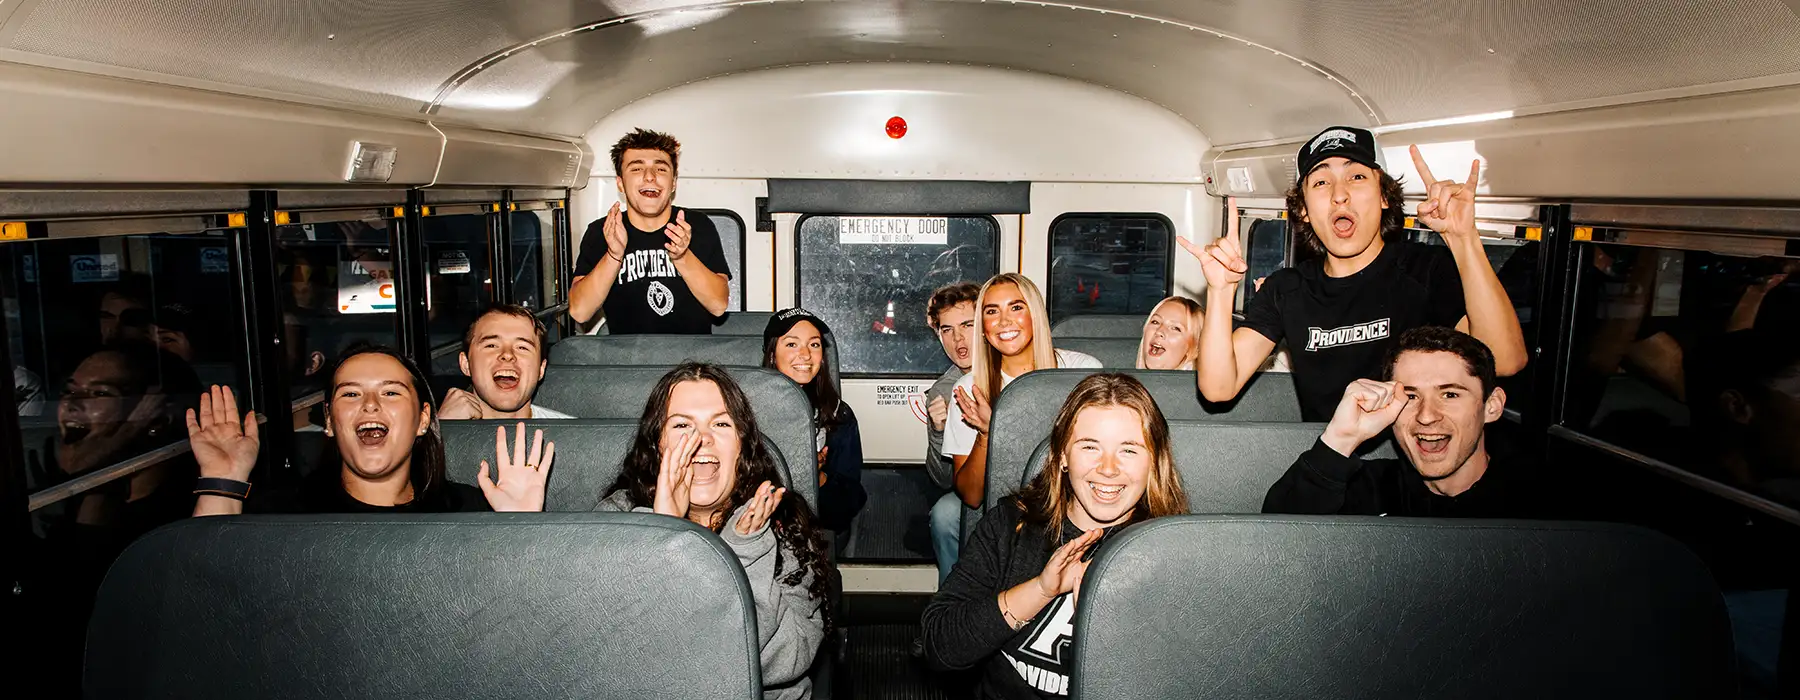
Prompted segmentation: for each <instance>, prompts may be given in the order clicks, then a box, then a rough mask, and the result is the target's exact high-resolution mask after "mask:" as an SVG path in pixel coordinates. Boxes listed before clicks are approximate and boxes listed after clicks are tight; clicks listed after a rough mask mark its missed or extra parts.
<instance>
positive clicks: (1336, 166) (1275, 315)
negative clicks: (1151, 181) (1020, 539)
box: [1181, 126, 1526, 421]
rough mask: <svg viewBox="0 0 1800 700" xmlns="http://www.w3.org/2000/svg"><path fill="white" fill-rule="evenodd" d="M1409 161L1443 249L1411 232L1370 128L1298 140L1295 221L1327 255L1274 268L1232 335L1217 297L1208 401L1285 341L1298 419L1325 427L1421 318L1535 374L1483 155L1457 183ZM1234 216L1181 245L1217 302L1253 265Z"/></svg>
mask: <svg viewBox="0 0 1800 700" xmlns="http://www.w3.org/2000/svg"><path fill="white" fill-rule="evenodd" d="M1412 156H1413V164H1414V166H1415V167H1416V168H1417V169H1418V171H1419V175H1420V177H1422V178H1424V180H1425V181H1426V199H1425V201H1424V202H1422V203H1420V204H1419V209H1418V220H1419V222H1420V223H1423V224H1425V225H1426V226H1428V227H1430V228H1431V230H1433V231H1436V232H1438V234H1439V235H1441V236H1442V237H1443V240H1444V244H1445V245H1444V246H1443V247H1439V246H1429V245H1424V244H1419V243H1412V242H1409V241H1405V240H1400V238H1401V236H1403V235H1404V230H1405V220H1406V218H1405V214H1404V212H1403V211H1402V209H1401V189H1400V183H1399V181H1397V180H1395V179H1394V177H1393V176H1392V175H1390V174H1388V172H1387V168H1386V166H1385V165H1384V164H1383V163H1382V160H1381V149H1380V148H1378V147H1377V146H1376V144H1375V137H1374V135H1373V134H1370V133H1369V132H1368V131H1364V130H1362V129H1357V128H1354V127H1343V126H1339V127H1332V128H1330V129H1326V130H1325V131H1324V132H1321V133H1320V134H1319V135H1318V136H1315V137H1313V138H1312V140H1310V141H1308V142H1307V143H1306V145H1304V146H1302V147H1301V148H1300V155H1299V172H1300V177H1299V179H1298V180H1297V181H1296V182H1295V183H1294V186H1293V188H1292V189H1290V190H1288V194H1287V209H1288V216H1287V220H1288V222H1289V226H1291V227H1292V228H1293V232H1294V235H1297V236H1302V237H1303V238H1304V239H1305V241H1306V243H1307V245H1308V246H1309V247H1310V248H1312V250H1313V251H1314V252H1316V253H1322V255H1319V256H1317V257H1316V258H1314V259H1312V260H1308V261H1305V262H1302V263H1300V264H1299V265H1297V266H1295V267H1291V268H1284V269H1281V270H1277V271H1276V272H1275V273H1274V274H1271V275H1269V276H1268V278H1267V279H1266V281H1264V282H1263V284H1262V286H1261V288H1260V289H1259V290H1258V291H1257V293H1256V295H1255V296H1254V297H1252V298H1251V301H1250V302H1249V304H1248V305H1247V306H1246V307H1245V309H1244V321H1243V324H1242V325H1241V326H1240V327H1238V328H1236V329H1235V330H1233V328H1232V318H1231V312H1232V307H1231V305H1230V304H1212V303H1209V304H1207V305H1206V314H1205V323H1204V324H1203V325H1202V327H1201V330H1200V359H1199V367H1198V369H1197V371H1196V372H1195V375H1196V379H1197V381H1198V383H1199V390H1200V393H1201V395H1203V396H1205V397H1206V398H1207V399H1208V400H1210V401H1229V400H1231V399H1232V398H1234V397H1236V396H1237V394H1238V392H1240V391H1242V390H1243V388H1244V384H1245V383H1247V382H1248V381H1250V377H1251V376H1253V375H1254V374H1255V373H1256V370H1257V367H1259V366H1260V365H1261V364H1262V363H1263V360H1264V359H1266V358H1267V357H1268V356H1269V353H1271V352H1273V351H1274V350H1275V346H1276V345H1277V344H1278V343H1280V342H1281V341H1283V340H1286V341H1287V342H1288V352H1289V355H1290V357H1291V363H1292V366H1293V375H1294V388H1295V391H1296V392H1297V393H1298V394H1299V398H1300V414H1301V416H1302V418H1304V419H1305V420H1308V421H1324V420H1326V419H1328V418H1329V417H1330V416H1331V415H1332V410H1333V407H1334V406H1336V405H1337V401H1338V394H1339V392H1340V391H1341V390H1342V389H1343V387H1344V385H1345V384H1348V383H1350V382H1351V381H1353V380H1355V379H1357V378H1360V377H1366V376H1370V375H1372V374H1374V373H1376V372H1377V371H1379V369H1380V364H1379V363H1380V362H1381V358H1382V357H1383V356H1384V355H1385V354H1386V353H1387V352H1388V351H1389V350H1390V349H1391V348H1392V347H1393V346H1394V339H1395V338H1398V337H1400V335H1401V334H1402V333H1405V332H1406V331H1408V330H1410V329H1413V328H1418V327H1421V326H1453V327H1455V328H1457V329H1458V330H1463V331H1466V332H1468V333H1469V334H1471V335H1474V336H1475V337H1476V338H1478V339H1480V340H1481V341H1482V342H1484V343H1486V344H1487V345H1488V346H1489V347H1491V348H1493V353H1494V357H1495V361H1496V369H1497V370H1498V371H1499V373H1500V375H1502V376H1506V375H1511V374H1513V373H1515V372H1518V371H1519V370H1520V369H1522V368H1524V366H1525V361H1526V353H1525V336H1524V334H1523V333H1522V332H1521V331H1520V329H1519V318H1518V314H1517V313H1515V312H1514V310H1513V306H1512V302H1511V301H1510V300H1508V299H1507V296H1506V289H1505V288H1504V287H1502V286H1501V284H1500V279H1499V278H1498V277H1496V276H1495V275H1494V269H1493V267H1492V266H1491V265H1490V264H1489V263H1488V260H1487V254H1486V253H1485V252H1484V251H1483V250H1482V246H1481V239H1480V237H1479V235H1478V234H1477V232H1476V230H1475V185H1476V182H1477V180H1478V178H1479V175H1480V167H1481V163H1480V161H1476V162H1475V163H1474V164H1473V165H1472V167H1471V168H1470V172H1469V180H1468V182H1466V183H1457V182H1454V181H1450V180H1441V181H1439V180H1434V179H1433V177H1432V174H1431V168H1430V167H1428V166H1427V165H1426V164H1425V161H1424V158H1423V156H1421V155H1420V153H1419V151H1418V148H1417V147H1414V148H1413V151H1412ZM1227 218H1228V219H1229V221H1230V222H1231V223H1230V231H1229V232H1228V233H1227V234H1226V235H1225V236H1221V237H1220V238H1219V239H1218V240H1217V241H1215V242H1213V243H1212V244H1211V245H1208V246H1207V247H1206V248H1205V249H1204V250H1202V249H1199V248H1197V247H1195V245H1194V244H1193V243H1191V242H1189V241H1187V240H1186V239H1181V244H1182V246H1183V247H1185V248H1187V250H1188V251H1189V252H1190V253H1193V254H1194V255H1195V256H1197V257H1199V258H1200V263H1201V269H1202V270H1203V271H1204V272H1205V274H1206V285H1207V292H1206V294H1207V299H1208V300H1212V299H1232V298H1234V297H1235V296H1236V294H1237V288H1238V285H1239V284H1241V283H1242V282H1243V280H1244V273H1245V271H1246V270H1247V269H1248V266H1247V265H1246V263H1245V261H1244V257H1243V248H1242V246H1241V244H1240V243H1239V241H1238V239H1237V229H1236V226H1237V217H1236V216H1229V217H1227ZM1446 248H1447V249H1448V250H1447V251H1446Z"/></svg>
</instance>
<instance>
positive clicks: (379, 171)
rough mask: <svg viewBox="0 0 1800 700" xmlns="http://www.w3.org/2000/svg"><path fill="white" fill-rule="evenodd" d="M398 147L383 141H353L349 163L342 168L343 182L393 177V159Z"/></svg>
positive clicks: (377, 180)
mask: <svg viewBox="0 0 1800 700" xmlns="http://www.w3.org/2000/svg"><path fill="white" fill-rule="evenodd" d="M399 153H400V149H398V148H395V147H394V146H390V145H388V144H385V143H369V142H367V141H353V142H351V144H350V164H349V166H348V167H346V168H345V169H344V181H345V182H387V181H388V180H389V179H390V178H392V177H394V161H395V159H396V157H397V156H398V155H399Z"/></svg>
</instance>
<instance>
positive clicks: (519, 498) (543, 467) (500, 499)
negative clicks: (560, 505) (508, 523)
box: [475, 423, 556, 512]
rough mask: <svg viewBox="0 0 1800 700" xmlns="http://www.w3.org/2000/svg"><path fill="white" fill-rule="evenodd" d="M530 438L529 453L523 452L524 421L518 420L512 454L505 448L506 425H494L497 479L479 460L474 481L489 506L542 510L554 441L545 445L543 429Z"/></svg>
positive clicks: (485, 461)
mask: <svg viewBox="0 0 1800 700" xmlns="http://www.w3.org/2000/svg"><path fill="white" fill-rule="evenodd" d="M535 432H536V436H535V437H533V438H532V440H531V454H530V456H526V454H525V424H524V423H520V424H519V429H518V432H517V433H515V434H514V436H513V449H512V455H511V456H510V457H509V456H508V455H507V451H506V426H504V425H502V426H497V427H495V428H494V461H495V463H496V464H498V465H499V469H498V470H497V471H496V472H495V474H496V476H498V478H499V482H498V483H495V482H494V481H493V480H492V479H489V478H488V461H487V460H485V459H484V460H481V473H480V474H477V475H475V483H476V484H478V485H480V486H481V493H482V494H483V495H485V496H487V502H488V506H490V507H492V508H493V509H494V510H496V511H502V512H506V511H532V512H535V511H541V510H543V509H544V491H545V489H546V485H547V484H548V483H549V481H550V463H551V462H554V461H555V460H556V443H554V442H552V443H549V444H548V445H546V444H544V431H542V430H538V431H535Z"/></svg>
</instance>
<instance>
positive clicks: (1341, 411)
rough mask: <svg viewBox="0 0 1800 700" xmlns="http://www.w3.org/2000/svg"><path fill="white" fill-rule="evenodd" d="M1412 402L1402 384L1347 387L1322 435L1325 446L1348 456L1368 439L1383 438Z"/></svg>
mask: <svg viewBox="0 0 1800 700" xmlns="http://www.w3.org/2000/svg"><path fill="white" fill-rule="evenodd" d="M1409 401H1410V399H1408V398H1407V396H1406V389H1405V388H1404V387H1402V386H1400V383H1399V382H1378V381H1375V380H1373V379H1358V380H1356V381H1354V382H1351V383H1350V386H1348V387H1345V388H1344V398H1343V399H1342V400H1340V401H1338V405H1337V410H1336V411H1335V412H1333V413H1332V414H1331V423H1330V424H1329V425H1327V426H1325V434H1324V435H1323V436H1320V440H1322V441H1324V443H1325V446H1326V447H1330V448H1331V449H1333V450H1336V451H1337V452H1338V454H1341V455H1344V456H1345V457H1348V456H1350V453H1351V452H1352V451H1354V450H1355V449H1356V446H1357V445H1361V444H1362V443H1363V442H1364V441H1367V440H1368V439H1369V438H1372V437H1375V436H1376V435H1380V434H1381V431H1383V430H1387V429H1388V426H1390V425H1393V424H1394V421H1395V420H1396V419H1398V418H1399V417H1400V412H1401V411H1404V410H1406V404H1407V403H1408V402H1409Z"/></svg>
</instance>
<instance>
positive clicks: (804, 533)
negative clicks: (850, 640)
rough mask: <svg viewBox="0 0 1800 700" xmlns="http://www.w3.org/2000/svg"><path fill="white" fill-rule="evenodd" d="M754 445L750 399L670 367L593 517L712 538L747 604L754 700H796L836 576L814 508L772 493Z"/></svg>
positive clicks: (720, 381)
mask: <svg viewBox="0 0 1800 700" xmlns="http://www.w3.org/2000/svg"><path fill="white" fill-rule="evenodd" d="M761 435H762V433H761V432H760V431H759V430H758V429H757V427H756V416H755V415H754V414H752V413H751V411H750V399H749V398H748V397H746V396H745V395H744V391H743V389H741V388H739V387H738V385H737V382H734V381H732V379H731V375H729V374H726V373H725V370H723V369H720V368H719V367H717V366H714V365H706V364H697V363H688V364H683V365H681V366H679V367H676V368H675V369H673V370H671V371H670V372H669V373H668V374H665V375H663V378H662V380H661V381H659V382H657V384H656V388H655V389H653V390H652V391H651V394H650V400H649V402H647V403H646V404H645V406H644V415H643V417H642V418H641V419H640V420H639V421H638V431H637V438H636V440H635V441H634V442H633V443H632V447H631V451H630V452H629V453H627V455H626V457H625V464H624V467H623V469H622V471H621V472H620V474H619V479H618V481H616V482H614V483H613V485H612V487H611V488H610V489H608V491H609V495H607V496H606V498H605V499H603V500H602V501H601V502H600V506H599V510H603V511H635V512H653V513H659V514H662V515H667V516H670V517H675V518H684V519H686V520H689V521H691V522H693V523H695V524H698V525H699V526H701V527H704V528H706V529H708V530H711V531H713V532H715V533H718V535H719V536H720V537H721V538H722V539H723V540H724V541H725V545H726V546H727V547H729V548H730V549H731V551H732V552H733V553H734V554H736V555H737V559H738V563H739V564H741V565H742V566H743V567H744V575H745V576H746V577H747V578H748V579H749V581H750V593H751V596H752V597H753V598H754V599H755V603H756V634H757V642H758V644H759V645H760V648H761V649H762V654H761V657H762V682H763V697H764V698H765V699H767V700H776V699H779V700H799V699H803V698H810V697H812V680H811V679H810V678H808V677H807V675H806V674H807V670H808V669H810V668H811V667H812V663H813V658H814V657H815V656H816V655H817V654H818V652H819V646H820V643H821V642H822V641H823V640H824V639H825V635H826V630H827V629H828V627H829V626H830V624H831V619H830V615H831V610H830V606H829V605H828V604H827V600H828V597H829V594H830V592H831V591H832V590H835V589H836V587H837V585H838V584H837V569H836V568H835V567H833V566H832V564H831V561H830V557H829V554H828V553H827V549H826V544H825V539H824V537H823V536H822V534H821V533H820V531H819V529H818V528H817V527H816V526H815V523H814V517H813V513H812V509H811V508H808V507H807V505H806V502H805V501H804V500H802V499H801V498H800V497H799V496H790V495H789V494H788V490H787V489H786V488H783V487H782V486H781V483H782V479H781V475H780V473H779V471H778V469H779V468H778V467H777V466H776V463H775V458H774V456H773V455H771V454H770V452H769V450H768V448H767V447H766V446H764V445H763V442H762V440H761V437H760V436H761Z"/></svg>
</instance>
